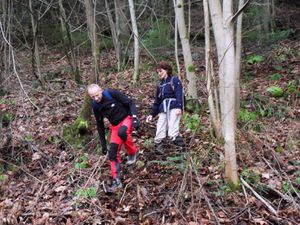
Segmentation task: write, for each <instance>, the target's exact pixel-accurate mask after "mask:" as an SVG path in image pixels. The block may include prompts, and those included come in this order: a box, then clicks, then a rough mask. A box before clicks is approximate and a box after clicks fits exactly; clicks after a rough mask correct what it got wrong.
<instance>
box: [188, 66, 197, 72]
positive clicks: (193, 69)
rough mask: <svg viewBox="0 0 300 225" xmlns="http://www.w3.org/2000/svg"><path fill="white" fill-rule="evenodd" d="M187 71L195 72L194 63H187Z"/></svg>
mask: <svg viewBox="0 0 300 225" xmlns="http://www.w3.org/2000/svg"><path fill="white" fill-rule="evenodd" d="M188 71H189V72H190V73H193V72H195V66H194V65H189V67H188Z"/></svg>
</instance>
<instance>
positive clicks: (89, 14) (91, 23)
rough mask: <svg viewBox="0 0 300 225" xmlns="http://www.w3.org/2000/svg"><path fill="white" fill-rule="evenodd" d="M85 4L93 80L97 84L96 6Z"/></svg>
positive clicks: (87, 0) (97, 42)
mask: <svg viewBox="0 0 300 225" xmlns="http://www.w3.org/2000/svg"><path fill="white" fill-rule="evenodd" d="M84 3H85V12H86V18H87V25H88V30H89V37H90V40H91V46H92V55H93V66H94V79H92V80H94V81H95V82H98V79H99V77H98V76H99V71H100V68H99V66H100V65H99V64H100V48H99V41H98V38H97V32H96V18H95V11H96V9H95V8H96V6H95V5H94V3H93V1H92V0H84Z"/></svg>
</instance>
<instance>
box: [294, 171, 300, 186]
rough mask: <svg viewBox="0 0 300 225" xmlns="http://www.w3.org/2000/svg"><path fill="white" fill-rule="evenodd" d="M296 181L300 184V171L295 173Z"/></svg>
mask: <svg viewBox="0 0 300 225" xmlns="http://www.w3.org/2000/svg"><path fill="white" fill-rule="evenodd" d="M295 182H296V184H297V185H300V171H297V172H296V173H295Z"/></svg>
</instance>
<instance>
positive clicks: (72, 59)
mask: <svg viewBox="0 0 300 225" xmlns="http://www.w3.org/2000/svg"><path fill="white" fill-rule="evenodd" d="M58 3H59V11H60V22H61V30H62V41H63V46H64V49H65V55H66V57H67V59H68V62H69V65H70V67H71V70H72V74H73V78H74V80H75V81H76V83H80V82H81V78H80V74H79V68H78V63H77V59H76V55H75V51H74V44H73V40H72V35H71V32H70V25H69V22H68V19H67V16H66V12H65V8H64V6H63V0H59V1H58Z"/></svg>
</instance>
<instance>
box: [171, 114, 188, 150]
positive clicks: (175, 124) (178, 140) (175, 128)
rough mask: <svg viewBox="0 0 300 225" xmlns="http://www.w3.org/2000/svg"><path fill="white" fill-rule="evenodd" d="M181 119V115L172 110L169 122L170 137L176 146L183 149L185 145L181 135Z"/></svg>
mask: <svg viewBox="0 0 300 225" xmlns="http://www.w3.org/2000/svg"><path fill="white" fill-rule="evenodd" d="M180 119H181V115H176V109H171V110H170V116H169V120H168V125H169V126H168V136H169V137H170V138H171V140H172V141H173V143H174V144H175V145H176V146H178V147H181V148H183V147H185V143H184V140H183V138H182V137H181V136H180V133H179V123H180Z"/></svg>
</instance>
